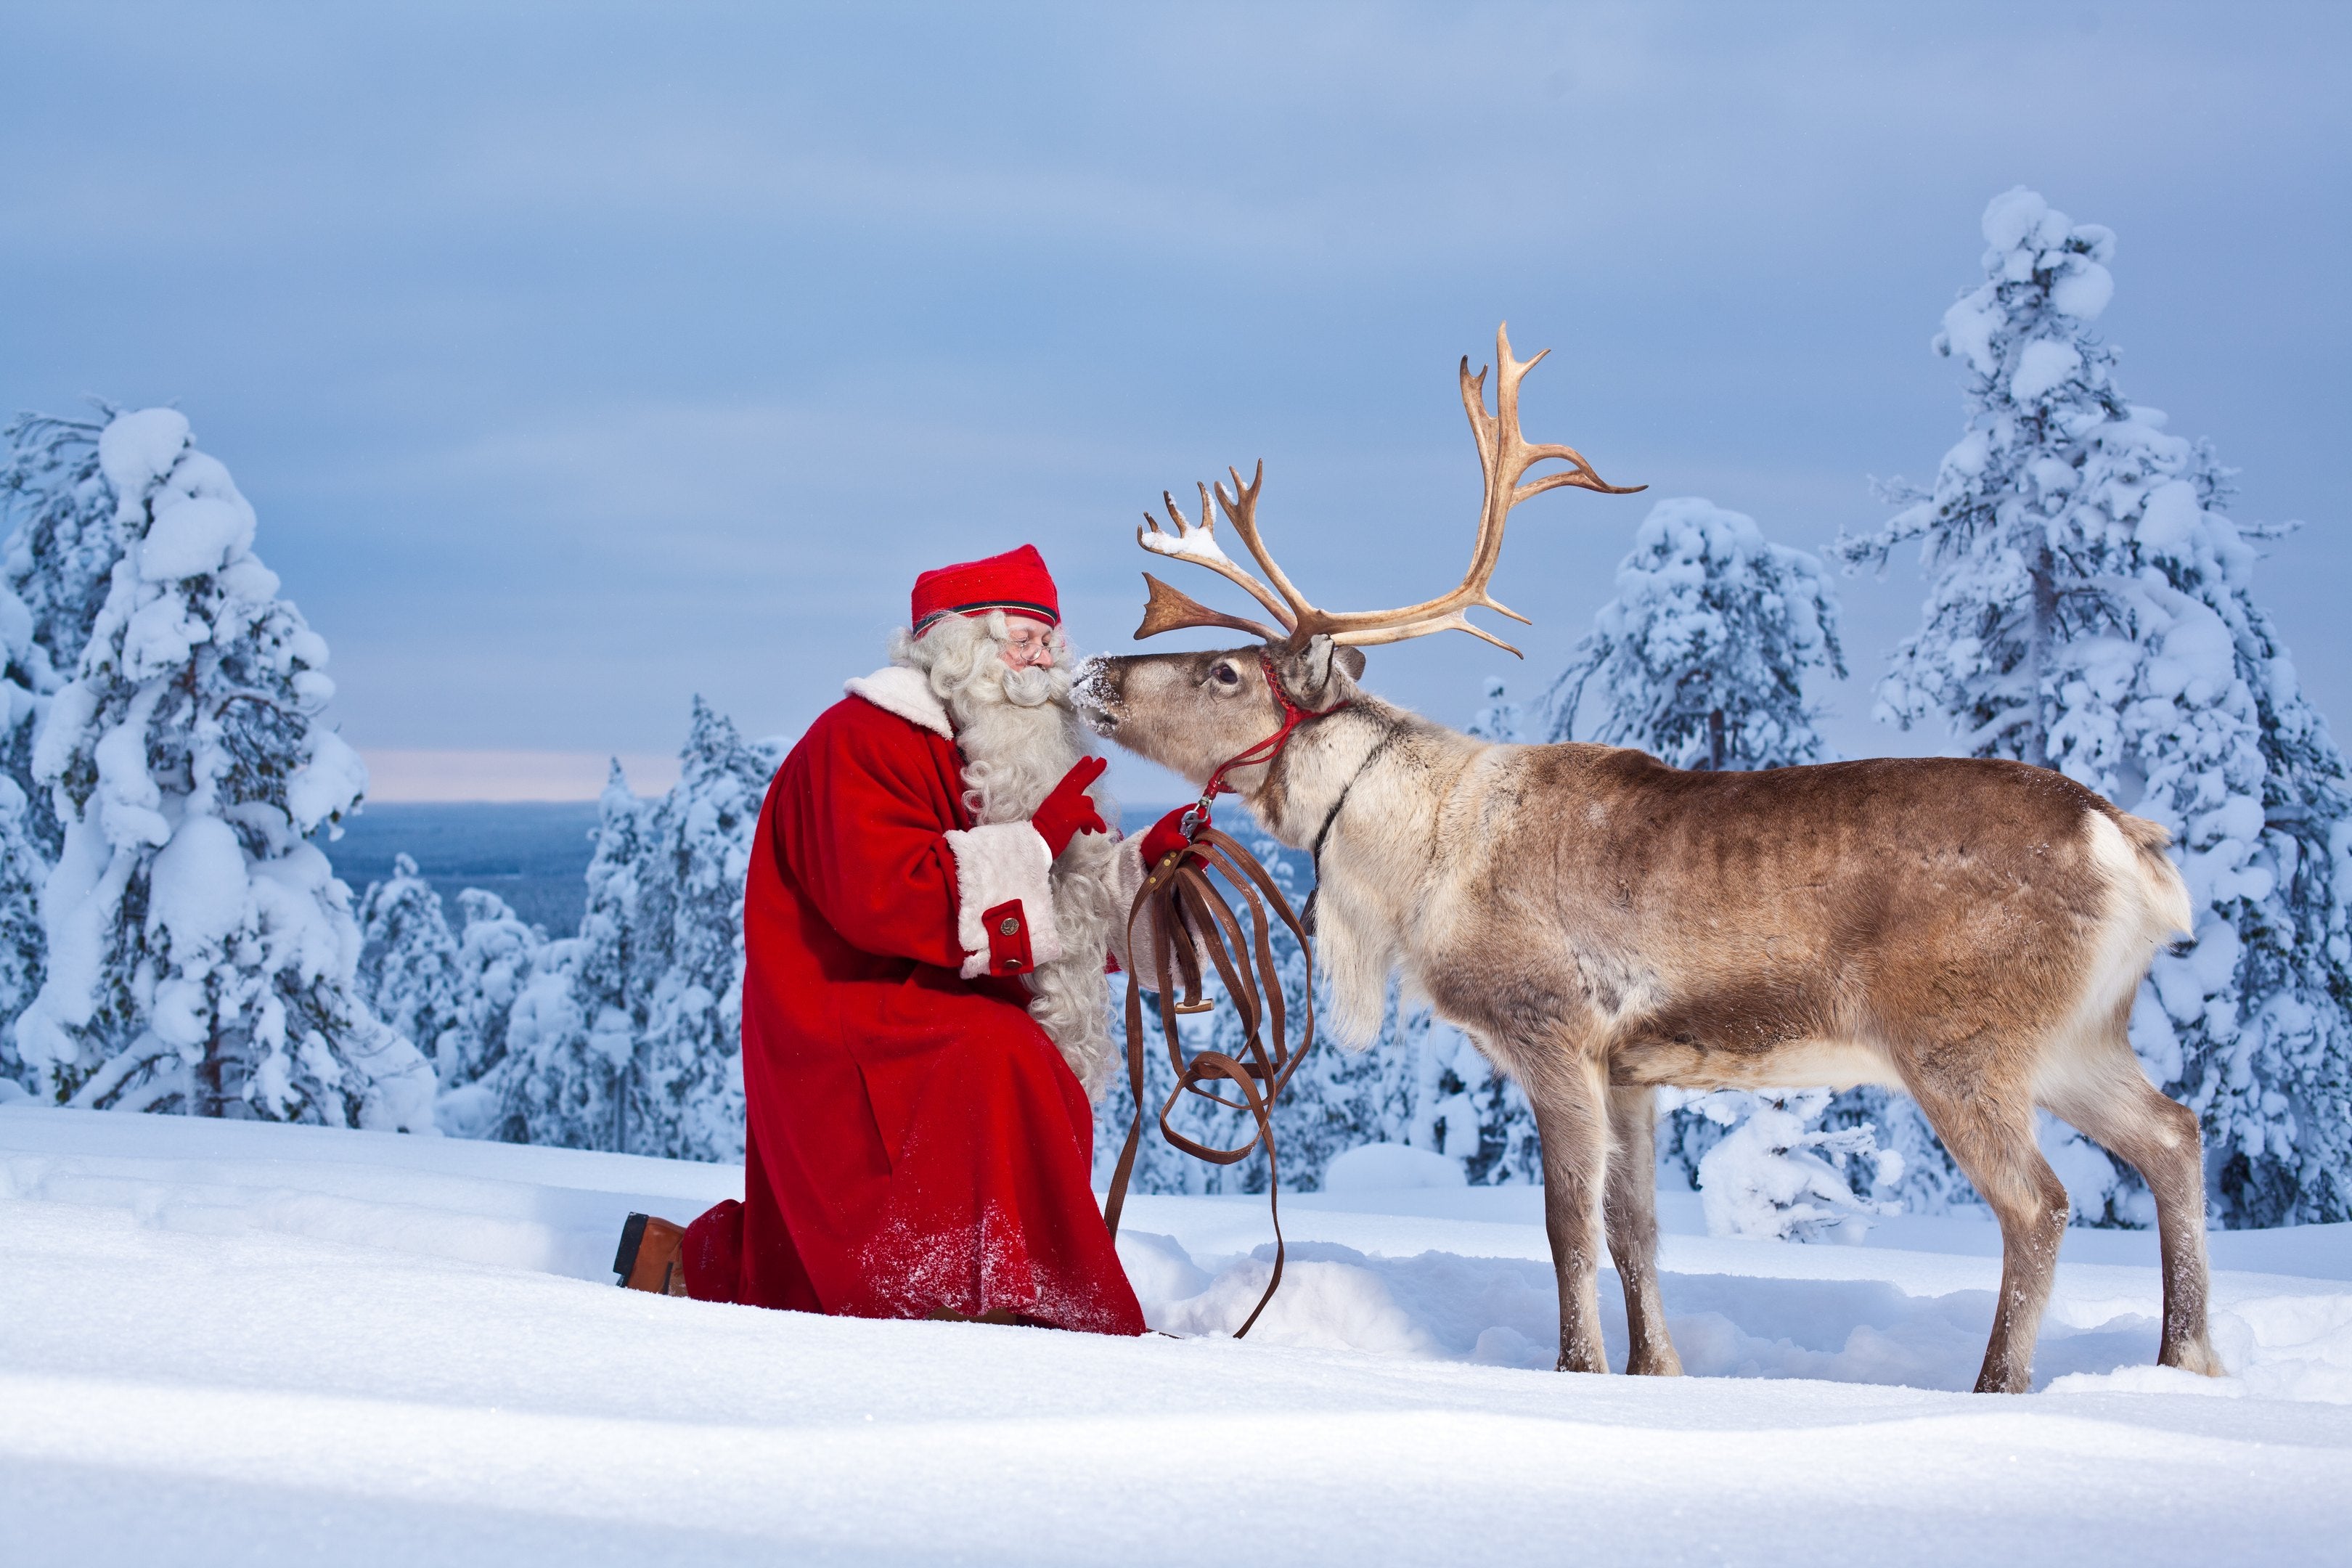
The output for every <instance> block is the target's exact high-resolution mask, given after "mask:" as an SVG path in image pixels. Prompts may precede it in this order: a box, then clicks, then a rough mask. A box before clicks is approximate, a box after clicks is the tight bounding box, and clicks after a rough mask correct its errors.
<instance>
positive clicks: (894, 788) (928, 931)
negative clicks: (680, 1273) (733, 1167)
mask: <svg viewBox="0 0 2352 1568" xmlns="http://www.w3.org/2000/svg"><path fill="white" fill-rule="evenodd" d="M851 689H852V690H853V691H859V692H863V693H865V695H855V696H851V697H848V698H845V700H842V701H840V702H838V703H835V705H834V706H833V707H832V708H830V709H828V710H826V711H825V712H824V714H822V715H820V716H819V717H818V719H817V721H816V722H815V723H814V724H813V725H811V726H810V727H809V730H808V732H807V733H806V734H805V735H804V736H803V737H802V739H801V741H800V743H799V744H798V745H796V746H794V747H793V751H792V752H791V754H790V755H789V756H787V757H786V758H785V759H784V763H783V766H782V768H781V769H779V770H778V772H777V773H776V777H775V780H774V782H773V783H772V784H771V785H770V786H769V790H768V796H767V800H766V803H765V804H764V805H762V807H761V813H760V823H759V828H758V831H757V835H756V837H755V838H754V843H753V853H752V858H751V874H750V877H749V879H748V882H747V885H746V888H745V893H744V914H743V935H744V951H745V970H744V980H743V1079H744V1089H745V1098H746V1100H747V1102H748V1121H749V1127H748V1130H747V1136H746V1140H745V1143H746V1147H745V1152H744V1181H743V1185H744V1201H743V1204H742V1205H741V1207H740V1210H738V1209H737V1208H736V1207H735V1205H731V1204H722V1205H719V1207H718V1208H716V1209H713V1210H711V1211H710V1212H709V1213H708V1214H706V1215H703V1216H702V1218H701V1219H699V1220H698V1221H696V1222H695V1226H694V1227H693V1230H692V1232H691V1234H690V1235H689V1237H688V1248H687V1284H688V1289H689V1290H690V1291H691V1292H692V1293H693V1294H694V1295H696V1296H697V1297H700V1298H702V1299H704V1300H734V1301H740V1302H743V1303H746V1304H749V1305H754V1306H763V1307H778V1308H790V1309H795V1310H805V1311H822V1312H830V1313H835V1314H839V1315H845V1316H852V1317H866V1318H908V1317H921V1316H923V1315H925V1314H927V1313H929V1312H931V1311H933V1310H938V1309H940V1308H946V1309H949V1310H953V1311H958V1312H964V1313H970V1314H978V1313H981V1312H987V1311H995V1310H1009V1311H1013V1312H1017V1313H1021V1314H1023V1315H1024V1316H1027V1317H1031V1318H1034V1319H1036V1320H1038V1321H1043V1322H1046V1323H1051V1324H1054V1325H1056V1326H1058V1327H1064V1328H1072V1329H1088V1330H1094V1331H1099V1332H1104V1333H1118V1334H1137V1333H1141V1332H1142V1331H1143V1326H1144V1325H1143V1314H1142V1310H1141V1308H1140V1307H1139V1306H1138V1305H1137V1302H1136V1299H1135V1292H1134V1291H1133V1289H1130V1288H1129V1284H1128V1281H1127V1276H1126V1274H1125V1272H1124V1271H1123V1270H1122V1269H1121V1268H1120V1267H1119V1261H1118V1254H1117V1252H1116V1251H1115V1250H1114V1249H1113V1247H1112V1246H1111V1240H1110V1236H1109V1233H1108V1231H1107V1230H1106V1229H1105V1228H1104V1226H1103V1222H1102V1216H1101V1215H1100V1214H1099V1213H1098V1212H1097V1210H1096V1208H1095V1205H1094V1198H1093V1194H1092V1193H1091V1191H1090V1190H1089V1187H1088V1174H1089V1172H1090V1170H1091V1167H1092V1163H1093V1152H1094V1151H1093V1144H1094V1123H1093V1115H1092V1111H1091V1110H1090V1109H1089V1107H1088V1105H1087V1097H1086V1094H1085V1091H1084V1090H1083V1089H1080V1087H1079V1085H1078V1080H1077V1079H1076V1077H1075V1076H1074V1075H1073V1074H1072V1073H1071V1071H1070V1069H1069V1068H1068V1067H1067V1065H1066V1064H1065V1063H1064V1061H1063V1059H1062V1056H1061V1053H1060V1052H1059V1051H1058V1050H1056V1049H1055V1047H1054V1043H1053V1041H1052V1039H1051V1038H1050V1037H1048V1036H1047V1035H1046V1034H1045V1031H1044V1030H1043V1029H1042V1028H1040V1027H1039V1026H1037V1024H1036V1023H1035V1022H1034V1021H1033V1020H1032V1019H1031V1018H1030V1016H1029V1014H1028V1012H1027V1010H1026V1003H1027V995H1026V993H1025V991H1024V987H1023V984H1022V982H1021V980H1020V979H1019V978H1018V976H1017V974H1016V973H1013V972H1012V971H1011V970H1010V969H1009V967H1008V966H1007V965H1005V964H1004V963H1003V962H1002V959H1003V954H998V955H995V956H994V957H993V958H992V955H991V954H990V953H989V952H986V951H982V952H977V953H975V952H974V951H973V950H972V947H971V945H969V943H970V941H971V937H972V935H973V930H972V928H974V927H975V926H976V925H977V923H978V922H977V921H976V919H975V918H974V917H975V910H979V909H985V910H990V911H991V912H992V913H994V912H995V911H996V910H998V907H999V906H1000V905H1002V904H1004V903H1006V902H1008V901H1010V900H1013V899H1014V898H1018V897H1019V895H1020V894H1021V893H1023V892H1024V891H1026V892H1027V893H1028V894H1029V896H1028V897H1026V898H1021V899H1020V904H1021V907H1022V909H1023V910H1024V912H1025V911H1039V910H1044V909H1045V903H1046V894H1045V868H1046V867H1047V866H1048V865H1049V864H1050V861H1049V858H1047V855H1046V851H1045V846H1044V842H1043V840H1037V842H1036V845H1035V847H1034V857H1033V858H1034V865H1032V864H1031V863H1030V860H1029V859H1025V858H1024V855H1023V850H1024V848H1025V846H1024V845H1022V844H1021V843H1020V841H1019V840H1018V839H1017V838H1016V837H1015V836H1016V835H1025V836H1026V837H1027V838H1029V839H1036V838H1037V836H1036V834H1035V833H1034V830H1032V829H1031V828H1030V827H1029V826H1027V825H1026V824H1023V823H1011V824H1004V825H1002V826H983V827H978V828H975V827H973V826H972V822H971V816H970V814H969V813H968V812H967V811H966V809H965V807H964V805H963V803H962V792H963V779H962V759H961V756H960V755H959V753H958V752H957V750H956V746H955V742H954V741H953V739H952V738H951V734H952V732H951V731H950V727H949V724H948V721H947V717H946V714H945V713H944V711H942V710H940V709H939V705H938V704H937V702H936V701H935V700H931V699H930V694H929V689H928V688H927V687H925V686H924V685H923V683H922V681H921V680H920V678H919V677H916V676H915V675H914V674H913V672H911V671H906V670H896V669H893V670H886V671H884V672H882V673H881V675H879V676H877V677H873V678H869V679H866V680H864V681H857V682H853V683H852V688H851ZM885 704H887V706H885ZM967 906H971V907H969V908H968V907H967ZM995 923H996V924H1002V921H1001V920H999V921H997V922H995ZM991 929H992V931H993V930H994V926H993V925H992V928H991ZM1042 934H1043V933H1041V936H1042ZM1032 956H1033V957H1034V958H1035V959H1037V960H1038V961H1042V960H1043V958H1044V957H1046V956H1051V955H1050V954H1045V953H1035V954H1032ZM967 975H969V976H970V977H969V978H967ZM739 1237H740V1240H739V1239H738V1238H739Z"/></svg>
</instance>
